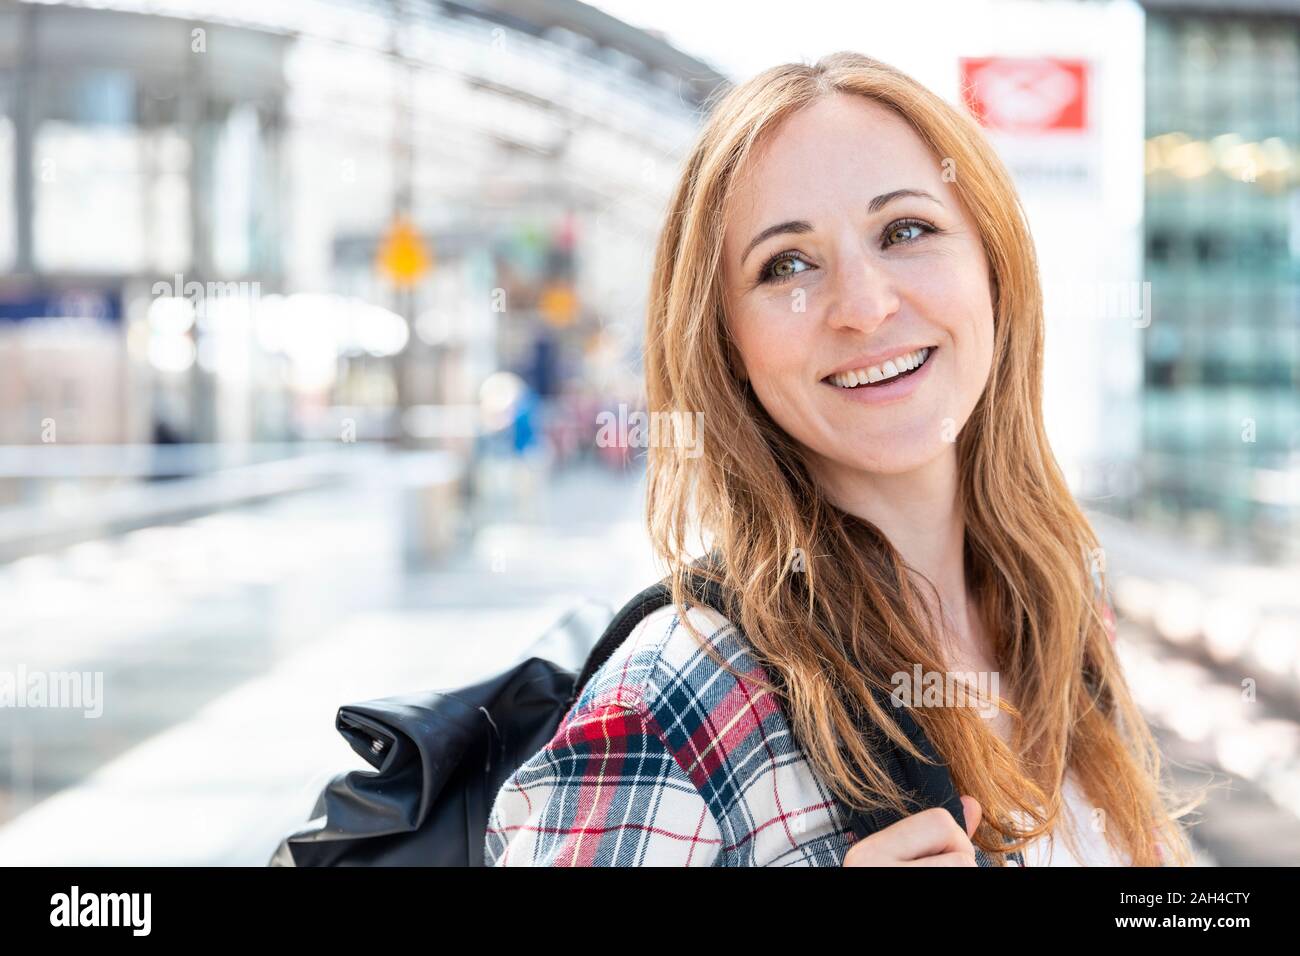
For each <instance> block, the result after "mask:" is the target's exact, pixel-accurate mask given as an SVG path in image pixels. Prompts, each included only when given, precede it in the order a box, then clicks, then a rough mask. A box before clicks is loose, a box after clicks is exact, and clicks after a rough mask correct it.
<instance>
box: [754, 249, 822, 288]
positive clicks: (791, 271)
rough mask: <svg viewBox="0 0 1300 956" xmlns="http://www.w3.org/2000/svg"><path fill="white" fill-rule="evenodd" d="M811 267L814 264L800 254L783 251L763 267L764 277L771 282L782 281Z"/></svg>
mask: <svg viewBox="0 0 1300 956" xmlns="http://www.w3.org/2000/svg"><path fill="white" fill-rule="evenodd" d="M800 267H802V268H800ZM810 268H812V266H810V265H809V264H808V263H807V262H805V261H804V260H803V259H800V258H799V257H798V256H795V255H790V254H789V253H781V254H780V255H778V256H777V257H776V258H774V259H771V260H769V261H768V263H767V265H765V266H764V267H763V279H764V281H769V282H773V281H774V282H780V281H782V280H783V279H789V278H792V277H794V276H796V275H798V274H799V273H800V272H803V271H805V269H810Z"/></svg>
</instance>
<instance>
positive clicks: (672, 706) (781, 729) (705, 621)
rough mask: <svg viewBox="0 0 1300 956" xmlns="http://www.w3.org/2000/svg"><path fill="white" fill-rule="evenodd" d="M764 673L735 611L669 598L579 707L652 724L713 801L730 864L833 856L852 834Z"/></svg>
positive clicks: (823, 860) (809, 861)
mask: <svg viewBox="0 0 1300 956" xmlns="http://www.w3.org/2000/svg"><path fill="white" fill-rule="evenodd" d="M687 622H689V623H690V624H691V625H692V626H693V627H694V629H695V630H696V631H697V632H699V634H700V635H701V637H702V638H703V642H701V640H700V639H699V638H697V637H696V636H695V635H694V634H692V633H691V631H690V629H688V628H687V627H686V623H687ZM706 645H707V646H708V647H710V648H711V649H712V650H713V651H714V652H715V653H716V655H717V656H718V657H720V658H721V659H722V660H724V661H726V663H727V667H726V668H724V667H722V666H720V665H719V663H718V661H717V660H715V659H714V657H713V656H712V655H710V654H709V653H707V651H706V650H705V646H706ZM733 671H734V673H733ZM769 680H770V677H769V675H768V673H767V671H766V669H765V668H764V667H763V666H762V665H761V664H760V662H759V660H758V658H757V655H756V654H755V653H754V651H753V649H752V647H751V646H750V645H749V644H748V642H747V641H746V639H745V637H744V635H743V634H742V632H741V631H740V630H739V629H738V628H737V627H736V625H735V623H734V622H733V621H731V620H728V619H727V618H726V617H725V616H724V615H722V614H721V613H719V612H718V611H716V610H713V609H712V608H707V607H691V608H689V609H687V611H686V621H683V619H682V616H681V615H680V614H679V613H678V611H677V609H676V608H675V607H672V606H669V607H664V608H660V609H659V610H657V611H655V612H653V613H652V614H650V615H648V616H647V617H646V618H645V619H644V620H643V621H642V622H641V623H640V624H638V625H637V627H636V628H635V629H634V630H633V631H632V633H631V634H630V635H629V636H628V639H627V640H626V641H624V642H623V644H622V645H620V646H619V647H618V649H617V650H616V651H615V652H614V654H613V655H611V657H610V658H609V660H607V661H606V662H605V664H604V665H602V667H601V668H600V669H599V670H598V671H597V672H596V674H595V675H594V676H593V678H592V680H591V681H590V683H589V684H588V685H587V687H586V688H585V689H584V691H583V694H582V696H581V697H580V698H579V700H578V703H577V706H576V708H575V711H574V713H575V714H576V713H581V712H582V711H583V710H584V709H585V710H586V711H587V712H595V711H599V710H600V709H602V708H606V707H608V706H609V705H611V704H613V705H619V706H621V707H622V708H626V709H627V711H628V712H629V713H634V714H636V715H637V716H638V717H639V718H640V719H642V720H644V721H645V722H646V724H647V726H650V727H653V728H654V729H655V730H656V732H657V734H658V736H659V737H660V738H661V739H662V740H663V742H664V745H665V746H666V748H667V749H668V751H669V752H670V753H671V754H672V755H673V757H674V759H675V761H676V763H677V764H678V765H679V766H680V767H681V768H682V770H683V771H684V772H685V774H686V776H687V777H689V779H690V780H691V783H692V784H693V785H694V786H695V788H696V789H697V790H698V791H699V793H700V794H701V795H702V796H703V797H704V798H705V800H706V802H707V803H708V806H709V809H710V811H711V812H712V815H713V817H714V818H715V820H716V821H717V822H718V825H719V828H720V831H721V836H722V840H723V847H722V854H723V857H724V858H725V859H727V860H728V861H729V865H742V866H753V865H759V866H783V865H795V866H797V865H822V866H825V865H831V866H837V865H839V863H840V861H841V860H842V859H843V854H844V853H845V852H846V851H847V848H848V846H849V843H850V840H851V830H850V829H849V827H848V820H847V816H846V811H845V810H844V808H843V806H842V804H840V803H839V802H838V801H837V800H835V799H834V798H833V797H832V796H831V794H830V793H829V791H828V790H827V789H826V788H825V787H824V785H823V784H822V783H821V782H820V780H819V779H818V778H817V776H816V774H815V773H814V771H813V768H812V766H811V764H810V763H809V761H808V758H807V755H806V753H805V752H804V750H803V749H802V748H801V747H800V746H799V744H798V742H797V739H796V737H795V735H794V733H793V732H792V729H791V727H790V724H789V722H788V720H787V716H786V714H785V711H784V708H783V707H782V705H781V703H780V701H779V699H778V698H777V696H776V695H775V694H774V693H773V692H772V691H771V690H769V689H768V688H767V687H766V686H764V685H765V684H766V683H767V682H768V681H769Z"/></svg>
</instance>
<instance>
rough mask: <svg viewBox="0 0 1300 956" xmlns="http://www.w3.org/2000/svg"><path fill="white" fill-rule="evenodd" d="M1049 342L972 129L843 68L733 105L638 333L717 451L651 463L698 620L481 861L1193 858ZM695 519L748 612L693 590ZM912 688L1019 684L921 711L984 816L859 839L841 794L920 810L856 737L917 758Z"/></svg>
mask: <svg viewBox="0 0 1300 956" xmlns="http://www.w3.org/2000/svg"><path fill="white" fill-rule="evenodd" d="M1043 336H1044V324H1043V310H1042V298H1041V291H1040V286H1039V278H1038V272H1037V265H1036V256H1035V251H1034V248H1033V244H1032V240H1031V237H1030V233H1029V230H1028V227H1027V225H1026V222H1025V218H1024V214H1023V211H1022V208H1021V206H1020V202H1019V199H1018V196H1017V194H1016V192H1015V188H1014V186H1013V183H1012V180H1011V178H1010V176H1009V174H1008V172H1007V170H1006V168H1005V167H1004V165H1003V164H1002V162H1001V160H1000V159H999V158H998V157H997V156H996V154H995V152H994V150H993V148H992V147H991V146H990V144H989V143H988V141H987V140H986V138H985V137H984V135H983V133H982V131H981V130H980V128H979V126H978V125H977V123H976V122H975V121H974V120H973V119H971V118H970V117H969V116H967V115H966V114H964V113H963V112H961V111H959V110H958V109H956V108H954V107H953V106H951V105H949V104H948V103H947V102H945V101H944V100H943V99H941V98H940V97H938V96H937V95H935V94H934V93H932V92H930V91H929V90H927V89H925V88H924V87H922V86H920V85H919V84H918V83H917V82H915V81H914V80H912V79H911V78H910V77H908V76H906V75H904V74H903V73H901V72H899V71H897V70H896V69H894V68H892V67H890V66H888V65H886V64H884V63H881V62H879V61H877V60H874V59H871V58H868V57H865V56H861V55H858V54H854V53H839V54H835V55H833V56H830V57H827V58H825V59H823V60H821V61H820V62H818V63H816V64H815V65H805V64H786V65H782V66H778V67H775V68H772V69H770V70H768V71H766V72H764V73H762V74H760V75H758V76H757V77H755V78H754V79H752V80H750V81H748V82H746V83H744V84H742V85H740V86H739V87H737V88H735V89H734V90H732V91H731V92H730V93H729V94H728V95H727V96H726V97H725V98H723V99H722V100H721V101H720V102H719V103H718V104H717V106H716V107H715V109H714V111H713V112H712V114H711V115H710V117H709V119H708V121H707V123H706V125H705V127H704V129H703V130H702V132H701V133H700V135H699V138H698V140H697V142H696V144H695V145H694V147H693V149H692V150H691V152H690V153H689V155H688V158H687V160H686V163H685V168H684V170H683V171H682V174H681V178H680V180H679V183H678V185H677V187H676V189H675V192H674V194H673V198H672V200H671V202H670V204H669V209H668V213H667V216H666V219H665V225H664V228H663V231H662V234H661V236H660V239H659V244H658V249H657V253H656V258H655V263H654V272H653V275H652V288H651V296H650V306H649V314H648V319H647V327H646V354H645V369H646V380H647V381H646V385H647V395H648V399H649V410H650V412H651V414H656V413H659V414H668V413H674V412H680V413H686V414H688V415H689V414H692V413H696V412H702V413H703V429H704V435H703V454H701V455H693V454H691V453H690V451H689V450H688V449H687V448H686V447H684V445H683V443H682V442H680V441H677V440H674V441H670V442H660V443H657V444H651V446H650V449H649V475H648V482H649V484H648V489H649V490H648V496H649V498H648V502H647V513H648V518H649V526H650V531H651V534H652V537H653V540H654V544H655V549H656V551H657V553H658V556H659V558H660V559H661V560H662V561H664V562H665V565H666V567H667V568H668V570H669V571H670V577H671V580H672V583H673V591H674V603H675V605H676V606H675V607H674V606H670V607H666V608H663V609H661V610H660V611H657V612H655V613H653V614H651V615H650V616H649V617H647V618H646V619H645V620H644V621H643V622H642V623H641V625H639V626H638V627H637V629H636V630H635V631H634V632H633V633H632V635H631V636H630V637H629V639H628V640H627V641H626V642H625V643H624V645H623V646H622V647H621V648H619V649H618V650H617V651H615V653H614V654H613V655H612V657H611V658H610V659H609V660H608V661H607V662H606V663H605V664H604V665H603V666H602V667H601V668H600V670H599V671H597V673H596V674H595V676H594V677H593V679H592V680H591V683H590V684H589V685H587V687H586V688H585V689H584V691H583V693H582V695H581V697H580V698H579V700H578V701H577V703H576V704H575V706H574V708H573V709H571V710H570V712H569V713H568V714H567V715H566V717H565V720H564V722H563V723H562V724H561V726H560V728H559V729H558V731H557V732H556V734H555V736H554V738H553V739H552V740H551V741H550V743H549V744H548V745H547V746H546V747H545V748H544V749H543V750H541V751H540V752H539V753H538V754H536V755H535V756H534V757H533V758H531V759H530V760H529V761H527V762H526V763H525V764H524V765H523V766H522V767H520V768H519V770H518V771H517V772H516V773H515V775H514V776H513V777H512V778H511V779H510V780H509V781H507V783H506V785H505V786H504V787H503V788H502V789H501V790H500V791H499V793H498V795H497V798H496V801H495V803H494V807H493V811H492V820H491V823H490V826H489V830H488V836H487V847H486V859H487V862H488V863H489V864H491V865H558V866H572V865H664V864H667V865H688V866H709V865H715V866H768V865H777V866H779V865H789V864H795V865H823V866H827V865H829V866H838V865H891V866H892V865H902V866H918V865H920V866H931V865H938V866H950V865H955V866H974V865H985V866H991V865H1006V864H1007V863H1009V862H1012V861H1014V862H1017V863H1021V864H1025V863H1026V862H1028V865H1044V864H1045V865H1141V866H1147V865H1161V864H1170V863H1175V864H1178V865H1187V864H1188V863H1190V862H1191V853H1190V846H1189V844H1188V841H1187V838H1186V835H1185V833H1184V831H1183V827H1182V826H1181V825H1180V824H1179V822H1178V821H1179V819H1180V817H1181V816H1183V815H1184V814H1185V813H1186V812H1187V808H1186V807H1176V806H1174V804H1175V802H1176V801H1175V799H1174V794H1172V792H1170V791H1169V790H1167V789H1166V783H1165V781H1164V780H1163V778H1162V774H1161V759H1160V754H1159V751H1158V748H1157V745H1156V742H1155V740H1154V738H1153V735H1152V734H1151V731H1150V729H1149V727H1148V726H1147V725H1146V723H1145V720H1144V718H1143V717H1142V715H1141V713H1140V712H1139V710H1138V708H1137V706H1136V704H1135V702H1134V700H1133V698H1132V696H1131V694H1130V691H1129V689H1128V687H1127V685H1126V682H1125V679H1124V676H1123V674H1122V672H1121V669H1120V663H1119V659H1118V657H1117V655H1116V653H1115V650H1114V647H1113V641H1114V637H1115V635H1114V629H1113V625H1112V623H1111V621H1112V619H1111V618H1110V617H1109V616H1108V615H1109V613H1110V610H1109V604H1108V602H1107V599H1106V587H1105V579H1104V576H1103V575H1102V573H1101V572H1100V570H1094V569H1095V568H1096V567H1097V565H1096V564H1094V563H1092V559H1093V558H1094V557H1095V555H1096V553H1097V551H1098V550H1099V549H1098V539H1097V537H1096V535H1095V533H1094V531H1093V529H1092V528H1091V527H1090V525H1089V523H1088V521H1087V519H1086V518H1085V516H1084V515H1083V513H1082V512H1081V510H1080V508H1079V507H1078V505H1077V504H1076V502H1075V501H1074V499H1073V497H1072V495H1071V494H1070V492H1069V489H1068V486H1067V484H1066V482H1065V481H1064V479H1063V476H1062V474H1061V471H1060V469H1059V467H1058V465H1057V462H1056V460H1055V457H1054V455H1053V452H1052V450H1051V448H1050V446H1049V443H1048V439H1047V436H1046V433H1045V431H1044V427H1043V421H1042V408H1041V391H1042V352H1043ZM692 530H698V533H699V534H700V536H701V541H702V542H705V543H706V544H707V547H708V553H709V554H711V555H712V556H713V557H714V561H715V564H714V567H715V576H716V579H717V580H718V581H719V582H720V583H721V584H722V585H723V586H724V587H725V588H726V589H727V590H728V591H729V592H730V593H731V594H732V595H733V596H734V597H735V598H736V599H737V602H738V611H737V613H736V614H735V616H734V618H733V619H731V620H728V619H726V618H724V617H723V616H722V615H721V614H719V613H717V612H715V611H712V610H711V609H708V608H702V607H691V606H689V605H690V604H691V603H692V602H691V600H690V597H689V594H690V592H689V591H688V588H687V582H686V574H687V571H688V570H689V569H690V567H691V562H692V557H691V555H690V551H691V549H690V547H689V543H690V541H691V539H692V534H691V532H692ZM916 672H920V673H923V674H926V675H935V674H938V675H953V674H970V673H977V674H992V675H996V676H997V677H999V678H1000V680H999V684H998V685H995V686H996V687H998V688H999V689H998V690H997V691H995V692H993V693H992V694H991V695H985V696H986V697H987V699H986V700H985V702H986V703H991V704H992V705H993V706H992V707H990V708H988V710H990V711H991V712H992V714H993V716H991V717H990V716H988V715H986V714H983V713H981V712H980V710H979V709H977V708H974V707H963V706H950V705H947V703H946V702H944V703H940V704H938V705H936V704H934V703H932V702H931V701H930V700H928V699H925V700H924V701H916V702H912V703H909V704H907V706H911V707H912V708H913V714H914V716H915V718H916V720H917V723H918V724H919V725H920V726H921V727H922V729H923V730H924V732H925V734H926V736H927V737H928V738H929V740H930V741H931V743H932V744H933V745H934V746H935V748H936V749H937V751H938V752H939V753H940V754H941V755H942V757H943V759H944V761H945V763H946V764H947V767H948V772H949V773H950V775H951V778H952V781H953V783H954V785H955V787H956V788H957V793H959V794H961V795H962V796H961V801H962V805H963V809H964V811H965V812H964V816H965V827H964V828H963V827H962V826H960V825H958V822H957V819H956V817H955V816H954V815H953V814H949V813H948V812H946V811H945V810H944V809H943V808H932V809H928V810H925V811H922V812H919V813H913V814H911V815H905V816H903V817H902V818H901V819H900V820H899V822H897V823H894V824H893V825H890V826H887V827H884V828H882V829H879V830H877V831H876V832H873V833H871V834H870V835H868V836H867V837H865V838H863V839H861V840H858V841H855V840H854V838H853V833H852V830H851V829H850V828H849V827H848V825H847V824H846V820H847V818H848V813H849V809H850V808H854V809H858V810H862V809H864V808H875V807H880V806H890V807H893V808H894V809H895V810H897V811H898V812H900V813H903V814H906V813H907V807H906V804H905V803H904V802H903V795H902V794H901V793H900V792H899V788H898V786H897V783H896V781H894V780H892V779H891V778H890V777H889V775H888V774H887V773H886V772H885V770H884V769H883V768H882V766H881V765H880V764H879V762H878V761H877V759H876V756H875V754H874V753H873V750H872V747H871V746H870V741H869V740H868V739H866V737H867V735H866V734H864V733H862V732H861V728H862V724H861V723H860V721H861V720H864V719H865V720H868V721H870V723H871V725H872V726H873V727H874V728H880V729H883V728H886V727H888V728H890V730H891V731H892V732H890V731H886V732H888V733H889V736H891V737H892V738H894V739H895V740H898V741H899V743H900V744H902V743H903V740H902V739H901V735H900V734H899V732H898V730H897V728H896V727H895V726H894V722H893V719H892V718H891V716H890V714H889V712H888V708H886V707H882V705H881V702H880V699H879V698H880V695H883V694H888V693H889V692H890V690H891V686H892V687H895V689H896V686H897V683H898V681H897V677H898V675H900V674H903V675H908V674H913V673H916ZM774 676H775V677H779V678H780V681H779V684H778V683H777V682H774V681H772V679H771V678H772V677H774ZM897 703H898V702H897V700H896V701H895V704H896V705H897ZM1098 821H1103V822H1104V826H1100V827H1099V826H1097V825H1096V824H1097V822H1098Z"/></svg>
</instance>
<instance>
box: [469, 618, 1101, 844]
mask: <svg viewBox="0 0 1300 956" xmlns="http://www.w3.org/2000/svg"><path fill="white" fill-rule="evenodd" d="M1107 611H1108V612H1109V608H1107ZM687 613H688V614H689V615H690V616H691V622H692V623H693V624H694V625H695V627H696V629H697V630H699V631H700V633H702V634H706V635H709V640H710V643H711V644H712V645H713V646H714V647H715V648H717V649H718V651H720V652H721V655H722V657H723V658H724V659H725V660H726V661H727V662H728V663H729V664H730V665H731V666H732V667H733V668H734V669H735V670H736V671H738V672H739V673H741V674H743V675H745V676H746V677H751V676H752V677H755V678H758V679H762V677H763V676H764V671H763V669H762V667H761V665H759V664H758V662H757V661H756V660H755V659H754V657H753V656H752V654H751V652H750V651H749V649H748V645H747V644H746V643H745V642H744V641H743V639H742V638H741V637H740V635H739V633H738V632H737V630H736V628H735V627H733V626H732V625H731V624H730V623H729V622H728V621H727V620H726V619H725V618H724V617H723V616H722V615H720V614H719V613H718V612H716V611H714V610H712V609H709V608H700V607H692V608H691V609H690V610H689V611H688V612H687ZM1109 623H1110V621H1109V620H1108V624H1109ZM1111 636H1112V640H1113V639H1114V636H1113V631H1112V635H1111ZM855 839H856V837H855V836H854V833H853V831H852V828H851V827H850V825H849V811H848V808H847V807H846V806H845V805H844V804H843V803H841V802H840V801H839V800H838V799H837V798H836V797H835V796H834V795H833V794H832V793H831V792H830V791H829V790H828V789H827V788H826V787H825V785H824V784H823V783H822V782H821V781H820V780H819V778H818V777H817V775H816V774H815V773H814V771H813V768H812V766H811V764H810V762H809V760H808V757H807V755H806V753H805V752H804V751H803V749H802V748H801V747H800V746H799V744H798V743H797V742H796V740H795V737H794V734H793V733H792V731H791V728H790V726H789V724H788V722H787V720H786V718H785V715H784V711H783V710H782V708H781V706H780V705H779V703H778V701H777V700H776V699H775V698H774V697H773V696H772V695H771V694H770V693H768V692H765V691H763V690H761V689H760V688H758V687H755V686H753V685H751V684H750V683H748V681H744V682H742V681H740V680H737V679H736V677H735V676H733V675H732V674H729V673H727V672H726V671H725V670H723V669H722V668H720V667H718V666H717V664H716V663H715V662H714V661H713V660H712V659H711V658H710V657H709V656H708V655H707V654H706V653H705V652H704V651H703V650H702V649H701V648H700V646H699V644H698V643H697V642H696V640H695V639H694V637H692V635H691V634H690V632H689V631H687V630H686V628H684V627H683V626H682V625H681V621H680V620H679V618H678V615H677V612H676V609H675V608H673V607H671V606H669V607H664V608H660V609H659V610H658V611H655V612H654V613H652V614H650V615H649V616H648V617H646V619H645V620H644V621H642V622H641V623H640V624H639V625H637V627H636V629H634V630H633V631H632V633H631V634H630V635H629V637H628V639H627V640H626V641H624V642H623V644H622V645H621V646H620V647H619V648H618V649H617V650H616V651H615V652H614V654H613V655H612V656H611V657H610V659H609V660H608V661H606V662H605V664H604V665H603V666H602V667H601V668H600V669H599V670H598V671H597V672H596V673H595V675H593V677H592V679H591V681H590V682H589V683H588V685H587V686H586V688H584V690H583V693H582V695H581V697H579V699H578V701H577V702H576V703H575V705H574V707H573V708H572V709H571V710H570V711H569V712H568V713H567V714H566V715H565V717H564V719H563V721H562V722H561V723H560V726H559V728H558V729H557V730H556V733H555V734H554V736H553V737H552V738H551V740H550V741H549V742H548V743H547V745H546V746H545V747H544V748H543V749H542V750H541V751H539V752H538V753H537V754H535V755H533V756H532V757H531V758H529V759H528V760H527V761H526V762H525V763H524V764H523V765H522V766H521V767H520V768H519V769H518V770H516V771H515V773H514V774H513V775H512V776H511V777H510V778H509V779H508V780H507V781H506V782H505V785H504V786H503V787H502V788H501V790H500V791H498V793H497V796H496V798H495V800H494V802H493V806H492V811H491V814H490V816H489V819H488V829H487V839H486V846H485V853H484V862H485V863H486V864H487V865H488V866H841V865H842V864H843V862H844V857H845V855H846V854H847V852H848V850H849V848H850V847H851V846H852V845H853V843H854V842H855ZM1017 856H1019V854H1017ZM976 859H977V861H978V862H979V864H980V865H981V866H991V865H993V864H992V861H991V860H990V859H989V858H988V856H987V855H986V854H985V853H984V852H983V851H982V850H979V849H978V848H977V849H976ZM1015 862H1020V863H1022V865H1023V861H1022V860H1016V861H1015Z"/></svg>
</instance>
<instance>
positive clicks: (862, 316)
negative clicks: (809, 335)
mask: <svg viewBox="0 0 1300 956" xmlns="http://www.w3.org/2000/svg"><path fill="white" fill-rule="evenodd" d="M829 291H830V294H831V295H830V301H829V302H827V304H826V324H827V325H828V326H830V327H831V328H833V329H844V330H850V331H860V332H872V331H874V330H875V329H876V327H877V326H878V325H880V323H882V322H884V321H885V320H886V319H887V318H889V317H890V316H891V315H893V314H894V313H895V312H897V311H898V308H899V304H900V303H899V297H898V290H897V288H896V285H895V281H894V277H893V276H892V275H890V273H889V270H888V268H887V267H886V266H884V265H883V264H881V263H878V262H876V261H874V260H872V259H871V257H870V256H868V255H865V254H863V252H862V250H861V249H860V248H857V249H854V250H853V251H852V252H851V253H847V254H845V255H843V256H841V257H840V260H839V266H838V267H837V268H836V270H835V277H834V281H832V282H831V288H830V290H829Z"/></svg>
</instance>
